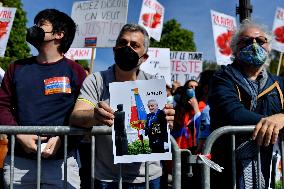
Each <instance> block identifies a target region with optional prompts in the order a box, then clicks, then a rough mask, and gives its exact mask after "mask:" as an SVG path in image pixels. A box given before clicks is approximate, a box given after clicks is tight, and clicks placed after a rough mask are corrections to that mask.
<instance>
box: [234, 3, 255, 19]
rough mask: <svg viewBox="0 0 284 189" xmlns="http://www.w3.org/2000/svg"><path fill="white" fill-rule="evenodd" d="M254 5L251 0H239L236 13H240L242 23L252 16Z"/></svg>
mask: <svg viewBox="0 0 284 189" xmlns="http://www.w3.org/2000/svg"><path fill="white" fill-rule="evenodd" d="M251 13H252V5H251V4H250V0H239V6H238V7H236V14H239V15H240V23H241V22H242V21H243V20H244V19H247V18H250V17H251Z"/></svg>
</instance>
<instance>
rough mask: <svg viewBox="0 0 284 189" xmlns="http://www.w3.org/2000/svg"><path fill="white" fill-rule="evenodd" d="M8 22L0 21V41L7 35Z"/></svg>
mask: <svg viewBox="0 0 284 189" xmlns="http://www.w3.org/2000/svg"><path fill="white" fill-rule="evenodd" d="M8 24H9V22H2V21H0V39H1V38H2V37H3V36H4V35H5V34H6V33H7V30H8Z"/></svg>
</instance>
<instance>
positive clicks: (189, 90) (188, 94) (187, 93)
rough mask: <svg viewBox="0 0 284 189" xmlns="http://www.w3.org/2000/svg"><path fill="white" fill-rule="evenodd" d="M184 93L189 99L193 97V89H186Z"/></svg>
mask: <svg viewBox="0 0 284 189" xmlns="http://www.w3.org/2000/svg"><path fill="white" fill-rule="evenodd" d="M186 95H187V97H188V98H189V99H190V98H193V97H195V90H194V89H186Z"/></svg>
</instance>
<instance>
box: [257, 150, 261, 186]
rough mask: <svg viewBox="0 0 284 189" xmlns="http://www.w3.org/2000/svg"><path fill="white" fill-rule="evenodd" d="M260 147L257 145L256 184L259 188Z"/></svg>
mask: <svg viewBox="0 0 284 189" xmlns="http://www.w3.org/2000/svg"><path fill="white" fill-rule="evenodd" d="M260 161H261V159H260V148H259V146H257V176H258V180H257V186H258V188H261V175H260V170H261V164H260Z"/></svg>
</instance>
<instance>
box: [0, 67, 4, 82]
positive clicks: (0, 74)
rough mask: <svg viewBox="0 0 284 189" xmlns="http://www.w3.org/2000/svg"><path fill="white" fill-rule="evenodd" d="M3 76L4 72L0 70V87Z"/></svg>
mask: <svg viewBox="0 0 284 189" xmlns="http://www.w3.org/2000/svg"><path fill="white" fill-rule="evenodd" d="M4 74H5V71H4V70H3V69H2V68H0V86H1V83H2V79H3V77H4Z"/></svg>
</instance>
